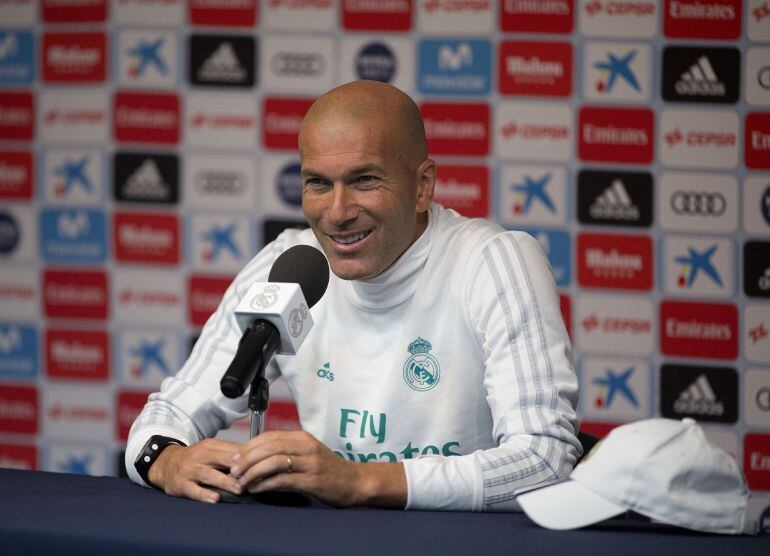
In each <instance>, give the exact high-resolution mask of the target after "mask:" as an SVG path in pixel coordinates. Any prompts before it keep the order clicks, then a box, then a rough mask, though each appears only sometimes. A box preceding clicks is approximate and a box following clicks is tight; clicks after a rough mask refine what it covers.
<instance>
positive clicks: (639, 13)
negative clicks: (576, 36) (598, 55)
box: [578, 0, 660, 38]
mask: <svg viewBox="0 0 770 556" xmlns="http://www.w3.org/2000/svg"><path fill="white" fill-rule="evenodd" d="M659 9H660V0H583V1H581V2H580V11H579V14H578V16H579V27H580V32H581V33H583V34H584V35H586V36H588V37H617V38H629V37H633V38H647V37H654V36H655V33H656V32H657V30H658V19H659Z"/></svg>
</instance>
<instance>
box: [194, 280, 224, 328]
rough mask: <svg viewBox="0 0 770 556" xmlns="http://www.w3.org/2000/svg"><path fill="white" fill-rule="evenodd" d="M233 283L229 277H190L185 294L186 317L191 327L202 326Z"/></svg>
mask: <svg viewBox="0 0 770 556" xmlns="http://www.w3.org/2000/svg"><path fill="white" fill-rule="evenodd" d="M232 281H233V279H232V277H231V276H228V277H218V276H190V279H189V283H188V287H187V292H188V296H189V297H188V299H187V315H188V320H189V323H190V324H191V325H192V326H203V325H204V324H206V321H207V320H208V318H209V317H210V316H211V314H212V313H213V312H214V311H216V309H217V307H218V306H219V302H220V301H221V300H222V296H223V295H224V293H225V290H226V289H227V287H228V286H229V285H230V283H231V282H232Z"/></svg>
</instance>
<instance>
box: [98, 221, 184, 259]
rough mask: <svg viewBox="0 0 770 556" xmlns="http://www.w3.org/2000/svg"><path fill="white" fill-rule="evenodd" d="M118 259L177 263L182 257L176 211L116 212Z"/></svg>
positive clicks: (114, 239) (114, 227) (115, 247)
mask: <svg viewBox="0 0 770 556" xmlns="http://www.w3.org/2000/svg"><path fill="white" fill-rule="evenodd" d="M112 237H113V241H114V254H115V260H117V261H120V262H127V263H152V264H166V265H175V264H178V263H179V259H180V251H181V250H180V241H179V218H178V216H177V215H176V214H147V213H140V212H116V213H115V214H114V216H113V234H112Z"/></svg>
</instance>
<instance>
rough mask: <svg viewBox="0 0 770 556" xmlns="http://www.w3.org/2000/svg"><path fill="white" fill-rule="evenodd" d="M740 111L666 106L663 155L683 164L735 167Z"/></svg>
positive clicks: (672, 162) (661, 140)
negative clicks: (669, 108)
mask: <svg viewBox="0 0 770 556" xmlns="http://www.w3.org/2000/svg"><path fill="white" fill-rule="evenodd" d="M739 126H740V122H739V119H738V114H736V113H735V112H732V111H722V110H709V111H706V110H703V111H697V112H694V111H692V110H664V111H663V113H662V114H661V115H660V136H659V140H658V145H659V146H660V159H661V161H662V162H663V164H665V165H667V166H676V167H680V168H735V166H736V165H737V164H738V129H739Z"/></svg>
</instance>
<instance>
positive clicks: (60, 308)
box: [43, 269, 109, 320]
mask: <svg viewBox="0 0 770 556" xmlns="http://www.w3.org/2000/svg"><path fill="white" fill-rule="evenodd" d="M108 299H109V295H108V293H107V274H106V273H105V272H104V271H103V270H69V269H62V270H60V269H56V270H54V269H47V270H45V271H44V272H43V301H44V307H45V314H46V316H47V317H50V318H75V319H97V320H105V319H106V318H107V316H108Z"/></svg>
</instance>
